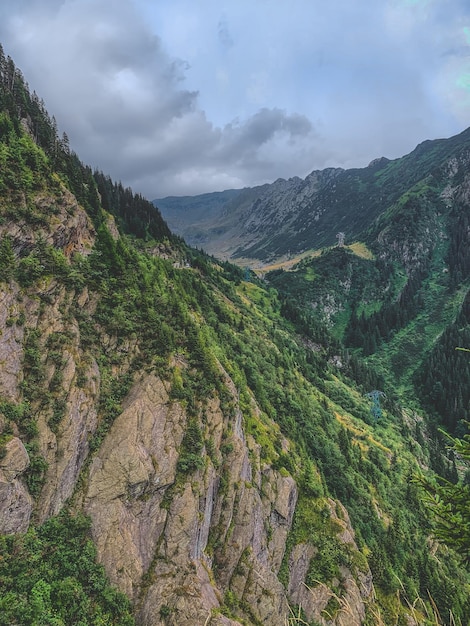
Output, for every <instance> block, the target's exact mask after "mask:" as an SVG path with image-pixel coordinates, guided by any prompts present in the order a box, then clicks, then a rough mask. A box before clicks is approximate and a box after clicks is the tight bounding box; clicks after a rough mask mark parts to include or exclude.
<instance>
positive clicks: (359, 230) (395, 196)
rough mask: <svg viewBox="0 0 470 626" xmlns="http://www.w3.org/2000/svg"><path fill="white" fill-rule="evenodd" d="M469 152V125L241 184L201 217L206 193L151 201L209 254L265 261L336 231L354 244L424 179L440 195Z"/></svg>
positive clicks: (324, 241) (310, 246)
mask: <svg viewBox="0 0 470 626" xmlns="http://www.w3.org/2000/svg"><path fill="white" fill-rule="evenodd" d="M469 150H470V129H468V130H466V131H464V132H463V133H461V134H460V135H457V136H455V137H452V138H450V139H440V140H435V141H425V142H423V143H422V144H420V145H419V146H418V147H417V148H416V149H415V150H414V151H413V152H411V153H410V154H408V155H407V156H404V157H402V158H400V159H395V160H392V161H390V160H388V159H385V158H379V159H375V160H374V161H372V163H371V164H370V165H369V166H368V167H366V168H362V169H350V170H343V169H340V168H336V169H333V168H330V169H326V170H321V171H314V172H312V173H311V174H309V175H308V176H307V177H306V178H305V179H304V180H302V179H300V178H291V179H289V180H283V179H279V180H277V181H275V182H274V183H272V184H270V185H263V186H261V187H254V188H252V189H243V190H241V191H240V192H239V193H238V194H237V195H236V196H235V197H231V198H230V199H228V200H227V201H225V200H224V197H223V196H221V197H220V200H221V203H220V204H219V203H217V211H216V212H214V211H213V210H211V213H210V215H207V216H206V215H204V212H203V211H202V210H201V205H202V204H203V203H204V202H212V198H213V196H211V194H205V195H204V196H195V197H194V198H193V199H192V200H191V198H184V200H181V201H178V199H177V198H172V199H171V205H169V204H168V201H167V199H161V200H155V201H154V204H156V205H157V206H158V207H159V208H160V209H161V211H162V214H163V216H164V217H167V215H168V217H169V218H170V217H171V218H173V216H174V215H176V214H178V220H177V221H174V222H172V224H173V227H174V229H175V232H177V233H179V234H182V235H183V236H185V237H187V238H188V241H194V243H198V244H199V245H201V246H202V247H203V248H204V249H205V250H206V251H207V252H209V253H210V254H214V255H215V256H217V257H219V258H225V259H233V260H237V259H239V260H240V259H247V260H249V262H250V263H251V264H252V265H253V266H254V265H261V264H267V263H272V262H274V261H275V260H278V259H281V258H288V257H289V256H292V255H293V256H296V255H298V254H301V253H303V252H306V251H311V250H315V249H318V248H322V247H325V246H332V245H334V244H335V243H336V241H337V240H336V235H337V234H338V233H339V232H343V233H344V235H345V240H346V241H347V242H349V243H351V242H354V241H355V240H356V239H358V238H360V237H361V236H363V234H364V233H365V232H366V231H367V230H368V229H369V228H371V227H372V226H373V224H374V223H375V221H376V220H377V219H378V218H379V217H380V216H383V215H386V214H387V213H388V212H390V211H393V210H394V209H393V207H394V206H395V205H396V204H397V203H399V202H400V201H403V199H404V198H405V197H406V194H408V193H414V191H413V190H414V189H415V187H416V185H420V184H421V185H423V184H426V183H425V181H426V180H427V179H428V177H430V178H431V179H432V180H434V182H435V183H436V186H439V189H440V192H443V193H444V190H445V189H446V185H447V184H449V181H450V182H452V181H455V180H457V179H458V177H459V176H460V177H462V176H463V175H464V174H463V169H462V168H465V165H464V164H465V163H466V161H467V160H468V154H469ZM454 162H455V163H457V162H458V163H460V171H459V172H454V171H453V167H454V165H453V163H454ZM446 168H447V169H446ZM438 172H439V173H438ZM436 177H439V179H440V180H439V181H436ZM456 177H457V178H456ZM451 187H452V185H451ZM180 202H181V204H180ZM183 203H184V204H183ZM170 207H171V213H168V214H167V211H169V209H170ZM178 207H181V208H178ZM183 207H184V208H183ZM196 207H197V209H196ZM173 219H174V218H173ZM192 233H195V235H193V234H192ZM193 236H194V237H196V238H197V241H196V240H194V239H191V237H193Z"/></svg>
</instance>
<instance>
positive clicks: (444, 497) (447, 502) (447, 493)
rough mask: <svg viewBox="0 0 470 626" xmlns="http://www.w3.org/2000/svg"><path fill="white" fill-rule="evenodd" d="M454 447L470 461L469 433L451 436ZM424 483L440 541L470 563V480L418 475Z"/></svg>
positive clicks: (426, 497)
mask: <svg viewBox="0 0 470 626" xmlns="http://www.w3.org/2000/svg"><path fill="white" fill-rule="evenodd" d="M450 440H451V442H452V449H453V450H454V452H455V454H456V455H457V456H458V458H459V459H460V460H461V461H465V463H466V464H467V465H468V462H469V461H470V435H465V436H464V437H463V439H450ZM418 481H419V484H420V485H421V486H422V487H423V496H424V502H425V504H426V506H427V507H428V509H429V510H430V512H431V514H432V519H433V531H434V534H435V536H436V537H437V538H438V539H440V540H441V541H443V542H445V543H447V544H448V545H449V546H452V547H453V548H454V549H455V550H456V552H457V554H458V555H459V556H460V558H461V559H462V560H463V562H464V563H465V564H466V565H467V566H468V565H469V564H470V507H469V502H470V484H468V483H467V482H463V481H459V482H457V483H456V484H455V483H452V482H450V481H448V480H444V479H443V478H439V477H438V478H434V479H432V478H425V477H424V476H423V475H421V476H420V477H419V479H418Z"/></svg>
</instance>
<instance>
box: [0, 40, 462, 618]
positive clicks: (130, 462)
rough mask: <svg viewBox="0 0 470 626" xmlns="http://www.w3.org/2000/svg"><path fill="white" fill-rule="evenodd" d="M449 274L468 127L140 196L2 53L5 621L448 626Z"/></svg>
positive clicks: (455, 348)
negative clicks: (228, 182)
mask: <svg viewBox="0 0 470 626" xmlns="http://www.w3.org/2000/svg"><path fill="white" fill-rule="evenodd" d="M155 205H156V206H155ZM157 207H159V208H157ZM160 210H161V211H162V213H160ZM162 214H163V216H164V217H165V219H166V220H167V221H168V224H169V225H167V222H166V221H165V220H164V218H163V217H162ZM192 246H197V247H192ZM469 287H470V129H469V130H466V131H464V132H463V133H461V134H460V135H458V136H455V137H452V138H449V139H440V140H434V141H426V142H424V143H423V144H420V145H419V146H418V147H417V148H416V149H415V150H414V151H413V152H411V153H410V154H408V155H407V156H405V157H403V158H400V159H395V160H388V159H377V160H375V161H373V162H372V163H371V164H370V165H369V166H368V167H366V168H362V169H354V170H353V169H345V170H343V169H340V168H334V169H333V168H330V169H326V170H322V171H314V172H312V173H311V174H310V175H308V176H307V177H306V178H305V179H300V178H291V179H288V180H283V179H279V180H277V181H275V182H273V183H272V184H269V185H263V186H261V187H254V188H246V189H243V190H228V191H226V192H223V193H218V194H205V195H204V196H196V197H185V198H179V199H178V198H165V199H162V200H157V201H155V204H154V203H152V202H150V201H148V200H146V199H145V198H144V197H143V196H141V195H139V194H136V193H134V192H133V191H132V190H131V189H129V188H126V187H124V186H123V185H122V184H121V183H120V182H116V181H113V180H112V179H111V177H110V176H108V175H107V174H106V173H103V172H102V171H98V170H94V169H93V168H91V167H89V166H88V165H86V164H84V163H83V162H82V161H81V160H80V156H79V155H77V154H76V153H75V152H73V151H72V150H71V149H70V146H69V140H68V138H67V135H66V134H59V132H58V129H57V124H56V122H55V119H54V117H51V116H50V114H49V113H48V112H47V110H46V108H45V105H44V103H43V101H42V100H41V99H40V97H39V96H38V95H37V94H36V93H35V92H33V93H31V92H30V90H29V88H28V86H27V84H26V81H25V79H24V78H23V75H22V72H21V71H20V70H19V69H18V68H17V67H16V66H15V64H14V62H13V60H12V59H11V58H10V57H8V56H6V55H5V54H4V52H3V50H2V49H1V48H0V533H1V534H0V626H11V625H17V626H29V625H33V626H43V625H44V626H45V625H47V626H69V625H80V626H87V625H89V626H92V625H93V626H132V625H136V626H261V625H263V626H297V625H308V626H320V625H321V626H421V625H422V626H467V625H468V624H469V623H470V572H469V563H470V504H469V503H470V471H469V470H470V468H469V461H470V435H469V430H468V420H469V419H470V385H469V381H470V352H469V350H470V294H469Z"/></svg>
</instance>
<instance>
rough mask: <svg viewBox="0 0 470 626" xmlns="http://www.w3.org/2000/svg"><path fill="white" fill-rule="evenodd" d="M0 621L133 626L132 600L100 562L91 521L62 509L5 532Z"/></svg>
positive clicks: (0, 541)
mask: <svg viewBox="0 0 470 626" xmlns="http://www.w3.org/2000/svg"><path fill="white" fill-rule="evenodd" d="M0 588H1V594H0V624H1V625H2V626H9V625H10V624H18V625H21V626H30V625H33V626H39V625H40V624H50V625H54V626H68V625H69V624H81V625H83V626H87V625H89V626H132V625H133V624H134V619H133V617H132V613H131V605H130V602H129V600H128V599H127V598H126V597H125V596H124V595H123V594H121V593H119V592H117V591H116V590H114V589H113V588H112V587H110V586H109V583H108V582H107V579H106V576H105V573H104V569H103V567H102V566H101V565H97V564H96V550H95V547H94V545H93V543H92V541H91V538H90V522H89V520H87V518H85V517H83V516H82V515H70V514H67V513H62V514H60V515H59V516H58V517H55V518H52V519H50V520H49V521H47V522H46V523H45V524H43V525H42V526H39V527H38V528H34V527H31V528H30V529H29V530H28V532H27V533H26V534H24V535H12V536H0Z"/></svg>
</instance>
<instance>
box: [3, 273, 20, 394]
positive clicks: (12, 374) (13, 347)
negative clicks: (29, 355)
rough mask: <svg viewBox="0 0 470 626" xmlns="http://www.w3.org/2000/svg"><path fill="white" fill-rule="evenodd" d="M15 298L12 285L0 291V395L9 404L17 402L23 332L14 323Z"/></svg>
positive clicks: (17, 312)
mask: <svg viewBox="0 0 470 626" xmlns="http://www.w3.org/2000/svg"><path fill="white" fill-rule="evenodd" d="M17 296H18V288H17V287H16V286H14V285H13V286H11V287H10V288H9V289H5V290H1V291H0V331H1V332H0V395H1V396H2V397H3V398H4V399H5V400H8V401H10V402H18V401H19V399H20V395H19V382H20V381H21V378H22V360H23V335H24V330H23V326H22V325H18V324H17V323H16V322H17V321H18V317H19V315H20V308H19V305H18V302H17Z"/></svg>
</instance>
